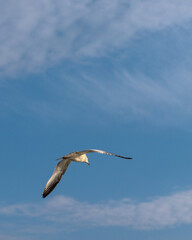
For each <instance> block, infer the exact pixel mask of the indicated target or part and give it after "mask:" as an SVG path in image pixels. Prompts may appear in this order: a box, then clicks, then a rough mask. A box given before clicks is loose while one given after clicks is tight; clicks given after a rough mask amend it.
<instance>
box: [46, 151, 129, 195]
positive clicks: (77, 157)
mask: <svg viewBox="0 0 192 240" xmlns="http://www.w3.org/2000/svg"><path fill="white" fill-rule="evenodd" d="M93 152H96V153H101V154H108V155H112V156H115V157H120V158H125V159H131V158H129V157H123V156H120V155H117V154H114V153H110V152H105V151H102V150H97V149H89V150H84V151H80V152H72V153H69V154H67V155H65V156H63V157H61V158H59V159H57V160H60V159H62V160H61V161H60V162H59V163H58V164H57V166H56V168H55V170H54V172H53V174H52V176H51V178H50V179H49V180H48V182H47V184H46V186H45V189H44V191H43V198H45V197H46V196H47V195H48V194H49V193H51V192H52V191H53V189H54V188H55V187H56V186H57V184H58V183H59V182H60V180H61V178H62V176H63V174H64V173H65V171H66V170H67V168H68V166H69V164H70V163H71V161H74V162H84V163H87V164H88V165H89V160H88V158H87V155H86V154H87V153H93Z"/></svg>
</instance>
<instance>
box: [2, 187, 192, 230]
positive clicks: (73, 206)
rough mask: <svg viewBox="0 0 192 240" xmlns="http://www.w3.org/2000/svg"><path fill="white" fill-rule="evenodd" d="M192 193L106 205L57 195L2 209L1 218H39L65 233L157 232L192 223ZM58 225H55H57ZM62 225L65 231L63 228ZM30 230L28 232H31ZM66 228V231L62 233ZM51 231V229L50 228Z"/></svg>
mask: <svg viewBox="0 0 192 240" xmlns="http://www.w3.org/2000/svg"><path fill="white" fill-rule="evenodd" d="M191 199H192V190H188V191H184V192H178V193H175V194H172V195H170V196H163V197H157V198H154V199H152V200H149V201H146V202H140V203H139V202H135V201H133V200H131V199H122V200H119V201H113V200H110V201H107V202H102V203H88V202H80V201H77V200H75V199H73V198H69V197H65V196H57V197H55V198H53V199H51V200H47V201H44V202H43V203H34V204H15V205H6V206H4V207H2V206H1V207H0V215H3V216H7V217H9V218H10V219H11V218H12V217H17V218H27V219H28V222H29V219H34V218H38V219H39V220H40V221H41V223H43V222H44V223H45V221H46V226H49V224H51V225H50V226H52V228H53V226H54V227H55V228H56V229H57V230H59V231H63V226H65V229H64V230H65V231H66V229H67V228H69V229H70V227H71V228H78V227H86V228H87V227H94V226H97V227H98V226H100V227H111V226H118V227H125V228H131V229H140V230H155V229H163V228H166V227H174V226H176V225H181V224H192V201H191ZM53 223H54V225H53ZM61 226H62V228H61ZM27 229H28V230H27ZM35 229H36V230H37V231H38V232H41V230H42V232H43V233H45V232H46V231H47V230H48V228H46V229H43V228H42V229H41V230H40V229H39V228H33V227H32V230H30V226H28V227H26V228H25V232H26V231H29V232H33V231H34V232H35ZM61 229H62V230H61ZM49 232H50V229H49Z"/></svg>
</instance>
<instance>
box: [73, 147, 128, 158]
mask: <svg viewBox="0 0 192 240" xmlns="http://www.w3.org/2000/svg"><path fill="white" fill-rule="evenodd" d="M93 152H95V153H101V154H107V155H112V156H115V157H120V158H125V159H132V158H130V157H123V156H120V155H117V154H114V153H110V152H106V151H102V150H97V149H89V150H84V151H80V152H77V153H78V154H80V155H82V154H87V153H93Z"/></svg>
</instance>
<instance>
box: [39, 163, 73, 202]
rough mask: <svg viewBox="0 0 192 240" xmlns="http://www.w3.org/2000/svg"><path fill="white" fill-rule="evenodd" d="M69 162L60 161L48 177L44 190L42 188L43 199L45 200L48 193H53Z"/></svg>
mask: <svg viewBox="0 0 192 240" xmlns="http://www.w3.org/2000/svg"><path fill="white" fill-rule="evenodd" d="M70 162H71V161H70V160H66V159H65V160H62V161H60V162H59V163H58V164H57V166H56V168H55V170H54V172H53V174H52V176H51V177H50V179H49V180H48V182H47V184H46V186H45V188H44V191H43V195H42V196H43V198H45V197H46V196H47V195H49V193H51V192H52V191H53V189H54V188H55V187H56V186H57V184H58V183H59V182H60V180H61V178H62V176H63V174H64V173H65V171H66V170H67V168H68V166H69V164H70Z"/></svg>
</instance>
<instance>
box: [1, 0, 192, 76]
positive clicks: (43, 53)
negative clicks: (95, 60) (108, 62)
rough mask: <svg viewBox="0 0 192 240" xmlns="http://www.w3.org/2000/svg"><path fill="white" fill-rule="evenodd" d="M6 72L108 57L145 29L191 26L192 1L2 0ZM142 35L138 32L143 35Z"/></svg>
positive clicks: (3, 64) (157, 29)
mask: <svg viewBox="0 0 192 240" xmlns="http://www.w3.org/2000/svg"><path fill="white" fill-rule="evenodd" d="M0 16H1V17H0V18H1V19H0V22H1V24H0V27H1V36H0V53H1V59H0V69H1V72H6V73H7V72H9V73H12V72H15V71H20V70H24V69H25V71H38V70H40V69H42V68H46V67H48V66H50V65H53V64H55V63H56V62H59V61H60V60H63V59H67V60H75V61H76V60H77V59H82V58H85V57H101V56H106V55H107V54H108V53H110V52H111V51H113V50H114V49H118V48H123V47H124V46H125V45H126V43H127V42H128V41H129V40H130V39H132V38H133V37H135V36H136V35H138V34H139V33H142V32H143V31H159V30H162V29H164V28H167V27H172V26H186V24H187V23H189V22H190V21H191V19H192V3H191V2H190V1H188V0H185V1H182V0H162V1H160V2H157V1H154V0H145V1H141V0H136V1H135V0H134V1H132V0H130V1H129V2H127V1H124V0H121V1H118V0H114V1H111V2H109V1H107V0H102V1H91V0H83V1H81V2H79V1H76V0H73V1H64V2H63V1H61V0H56V1H54V2H53V1H51V0H48V1H44V0H40V1H37V0H35V1H33V2H31V1H29V0H27V1H24V0H19V1H17V3H15V2H14V1H12V0H8V1H1V10H0ZM138 36H139V35H138Z"/></svg>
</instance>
